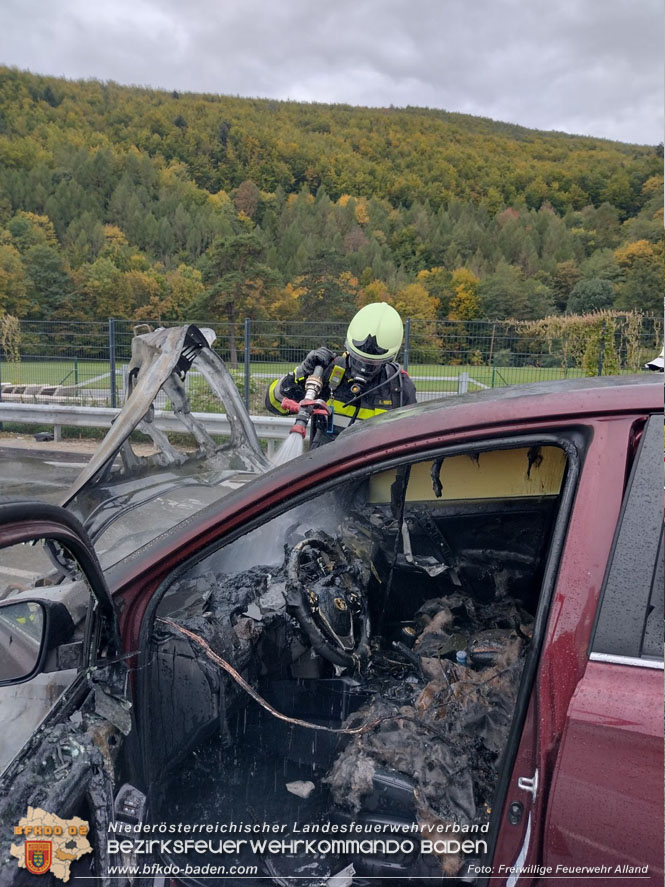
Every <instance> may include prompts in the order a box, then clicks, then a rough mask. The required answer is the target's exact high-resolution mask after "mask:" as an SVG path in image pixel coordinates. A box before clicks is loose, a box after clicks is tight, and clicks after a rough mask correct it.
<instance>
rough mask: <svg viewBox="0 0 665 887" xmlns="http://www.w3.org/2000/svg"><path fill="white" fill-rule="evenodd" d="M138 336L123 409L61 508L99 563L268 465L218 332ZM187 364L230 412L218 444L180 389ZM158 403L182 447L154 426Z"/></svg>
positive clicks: (184, 330) (189, 329)
mask: <svg viewBox="0 0 665 887" xmlns="http://www.w3.org/2000/svg"><path fill="white" fill-rule="evenodd" d="M141 330H142V328H141V327H139V328H137V329H136V335H135V336H134V338H133V339H132V353H131V359H130V362H129V365H128V367H127V383H128V384H127V392H126V400H125V403H124V406H123V409H122V410H121V411H120V413H119V414H118V416H117V418H116V420H115V421H114V423H113V425H112V426H111V429H110V430H109V432H108V434H107V435H106V436H105V438H104V440H103V441H102V443H101V445H100V446H99V448H98V449H97V451H96V452H95V454H94V455H93V457H92V459H91V460H90V462H89V463H88V465H87V466H86V467H85V468H84V469H83V470H82V471H81V473H80V475H79V476H78V478H77V479H76V481H75V482H74V484H73V486H72V487H71V489H69V490H68V491H67V493H66V495H65V497H64V499H63V502H62V504H63V505H64V506H65V507H66V508H67V509H68V510H69V511H70V512H71V513H72V514H74V515H76V517H78V518H79V520H80V521H81V522H82V524H83V526H84V527H85V529H86V531H87V533H88V535H89V537H90V539H91V540H92V542H93V543H94V544H95V549H96V551H97V554H98V556H99V557H100V560H101V561H102V564H103V565H104V566H106V565H107V564H109V563H112V562H114V561H118V560H119V559H120V558H121V557H124V556H126V555H128V554H131V553H132V552H133V551H134V550H135V549H136V548H137V547H139V546H140V545H141V544H143V543H144V542H147V541H150V540H151V539H153V538H154V537H155V536H156V535H158V534H159V533H160V532H164V531H165V530H167V529H169V528H170V527H171V526H173V525H174V524H175V523H177V522H179V521H181V520H183V519H184V518H185V517H186V516H187V515H188V514H191V513H194V512H195V511H197V510H200V509H201V508H202V507H204V506H205V505H207V504H210V503H211V502H214V501H215V500H216V499H218V498H220V497H221V496H223V495H225V494H226V493H228V492H230V491H231V490H233V489H235V488H236V487H237V486H238V484H240V483H244V482H245V481H246V480H247V479H251V478H252V477H255V476H256V475H258V474H261V473H263V472H264V471H267V470H268V469H269V468H270V467H271V464H270V462H269V460H268V458H267V457H266V456H265V454H264V453H263V451H262V449H261V445H260V443H259V439H258V437H257V434H256V430H255V428H254V425H253V424H252V421H251V419H250V417H249V416H248V414H247V411H246V409H245V406H244V404H243V402H242V399H241V397H240V394H239V392H238V389H237V387H236V385H235V382H234V381H233V378H232V377H231V375H230V373H229V371H228V369H227V368H226V365H225V364H224V361H223V360H222V359H221V358H220V357H219V355H217V354H216V352H215V351H214V350H213V348H212V345H213V343H214V341H215V339H216V336H215V333H214V332H213V331H212V330H210V329H207V328H205V329H199V328H198V327H196V326H194V325H189V326H182V327H172V328H169V329H165V328H159V329H157V330H154V331H153V330H152V329H150V327H147V326H146V327H145V330H143V331H141ZM193 366H195V368H196V372H197V373H198V374H199V375H200V376H201V377H202V380H203V382H204V384H205V385H207V387H208V390H209V392H210V396H211V399H212V400H213V402H214V403H215V404H216V407H217V410H218V411H223V412H224V414H225V416H226V420H227V423H228V429H229V436H228V440H225V441H223V442H221V443H220V442H217V441H215V440H214V439H213V437H212V436H211V435H210V434H209V433H208V431H207V430H206V428H205V424H204V423H203V421H202V417H201V416H200V415H198V416H197V415H196V414H195V413H193V412H192V409H191V406H190V399H189V396H188V392H187V389H186V387H185V383H186V382H187V381H188V379H187V374H188V373H189V372H190V370H191V369H192V367H193ZM158 397H160V398H161V399H162V400H165V401H166V402H165V404H164V405H165V406H168V407H169V409H168V410H167V411H166V412H167V413H168V414H170V416H171V418H172V419H173V420H175V421H174V422H173V425H174V426H175V427H177V428H178V430H179V431H180V432H181V434H186V435H187V436H188V438H189V442H190V446H189V448H188V449H183V447H179V448H177V447H175V446H174V445H173V444H172V443H171V441H170V440H169V437H168V435H167V434H166V433H165V432H164V431H163V430H162V429H161V428H160V427H159V423H158V421H157V420H156V409H155V405H156V403H157V398H158ZM135 432H139V434H143V435H144V436H146V437H147V438H149V440H150V441H151V442H152V444H153V450H154V451H153V452H152V453H150V454H148V455H140V454H139V453H137V451H136V449H135V447H134V446H133V445H132V435H134V433H135Z"/></svg>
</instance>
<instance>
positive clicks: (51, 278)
mask: <svg viewBox="0 0 665 887" xmlns="http://www.w3.org/2000/svg"><path fill="white" fill-rule="evenodd" d="M24 262H25V270H26V273H27V278H28V279H27V281H26V282H27V289H28V297H29V298H30V299H31V301H32V303H33V304H32V309H31V313H33V314H35V316H37V317H49V316H51V315H52V314H53V312H55V311H57V310H58V308H59V307H61V306H62V304H63V303H64V302H65V300H66V299H67V297H68V296H69V295H70V294H71V292H72V290H73V284H72V279H71V277H70V276H69V274H68V273H67V271H66V270H65V265H64V262H63V258H62V255H61V254H60V252H59V251H58V250H57V249H55V248H54V247H52V246H47V245H46V244H38V245H37V246H32V247H30V249H28V250H27V252H26V253H25V257H24Z"/></svg>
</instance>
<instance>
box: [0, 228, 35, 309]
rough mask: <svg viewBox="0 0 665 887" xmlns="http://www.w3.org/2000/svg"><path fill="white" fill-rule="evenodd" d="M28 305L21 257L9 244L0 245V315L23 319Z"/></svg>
mask: <svg viewBox="0 0 665 887" xmlns="http://www.w3.org/2000/svg"><path fill="white" fill-rule="evenodd" d="M29 304H30V303H29V300H28V288H27V284H26V278H25V270H24V268H23V263H22V262H21V256H20V254H19V252H18V250H17V249H15V248H14V247H13V246H11V245H10V244H3V245H0V315H1V314H3V313H5V312H7V313H9V314H11V315H13V316H15V317H25V315H26V313H27V310H28V307H29Z"/></svg>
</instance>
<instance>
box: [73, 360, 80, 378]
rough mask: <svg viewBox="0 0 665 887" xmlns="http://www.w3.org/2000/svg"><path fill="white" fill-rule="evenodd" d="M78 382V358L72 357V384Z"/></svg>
mask: <svg viewBox="0 0 665 887" xmlns="http://www.w3.org/2000/svg"><path fill="white" fill-rule="evenodd" d="M78 383H79V359H78V357H74V385H78Z"/></svg>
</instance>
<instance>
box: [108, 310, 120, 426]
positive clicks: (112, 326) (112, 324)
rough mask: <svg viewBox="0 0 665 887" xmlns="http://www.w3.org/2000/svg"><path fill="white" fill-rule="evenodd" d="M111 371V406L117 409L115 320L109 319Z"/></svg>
mask: <svg viewBox="0 0 665 887" xmlns="http://www.w3.org/2000/svg"><path fill="white" fill-rule="evenodd" d="M109 370H110V373H111V406H112V407H113V408H114V409H115V407H116V406H117V405H118V404H117V394H116V389H115V318H113V317H109Z"/></svg>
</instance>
